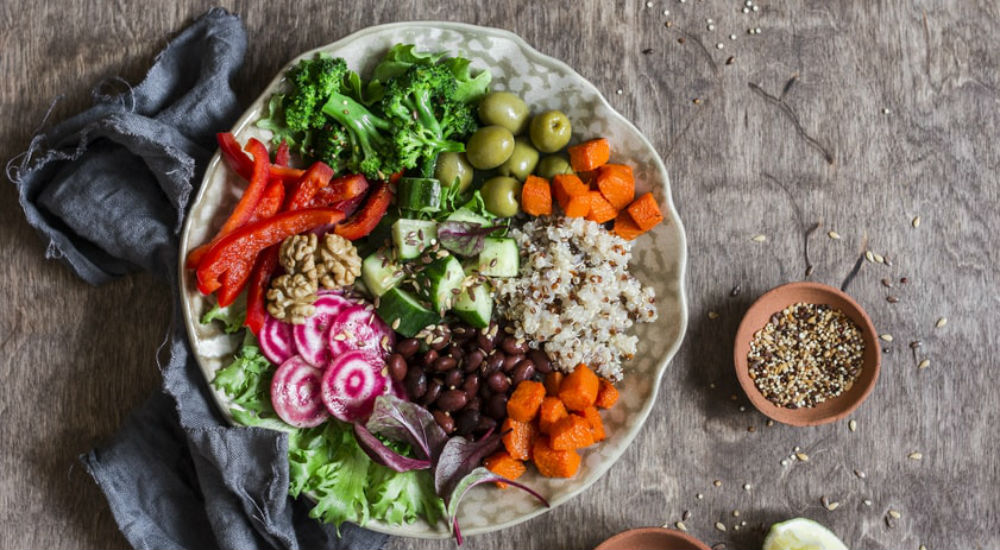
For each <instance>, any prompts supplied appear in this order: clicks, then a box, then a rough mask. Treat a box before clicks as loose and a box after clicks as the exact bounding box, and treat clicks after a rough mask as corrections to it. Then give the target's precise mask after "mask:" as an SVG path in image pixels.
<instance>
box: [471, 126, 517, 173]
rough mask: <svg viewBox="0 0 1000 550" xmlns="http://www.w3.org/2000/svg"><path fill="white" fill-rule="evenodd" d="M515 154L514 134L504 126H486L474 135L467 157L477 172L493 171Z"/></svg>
mask: <svg viewBox="0 0 1000 550" xmlns="http://www.w3.org/2000/svg"><path fill="white" fill-rule="evenodd" d="M513 152H514V134H512V133H510V130H508V129H506V128H504V127H503V126H484V127H482V128H480V129H478V130H476V133H474V134H472V137H470V138H469V142H468V143H467V144H466V152H465V157H466V158H467V159H468V160H469V164H471V165H472V167H473V168H475V169H477V170H492V169H493V168H496V167H497V166H500V165H501V164H503V163H504V162H505V161H506V160H507V159H508V158H510V155H511V153H513Z"/></svg>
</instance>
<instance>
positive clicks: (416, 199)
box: [396, 178, 442, 213]
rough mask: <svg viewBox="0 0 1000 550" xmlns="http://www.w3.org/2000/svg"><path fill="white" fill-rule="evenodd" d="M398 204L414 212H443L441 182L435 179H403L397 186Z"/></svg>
mask: <svg viewBox="0 0 1000 550" xmlns="http://www.w3.org/2000/svg"><path fill="white" fill-rule="evenodd" d="M396 189H397V191H398V192H397V194H396V204H397V205H398V206H399V207H400V208H401V209H403V210H411V211H413V212H428V213H432V212H438V211H439V210H441V199H442V194H441V182H439V181H438V180H437V179H435V178H402V179H400V180H399V183H398V184H397V186H396Z"/></svg>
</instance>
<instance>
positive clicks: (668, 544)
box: [594, 527, 710, 550]
mask: <svg viewBox="0 0 1000 550" xmlns="http://www.w3.org/2000/svg"><path fill="white" fill-rule="evenodd" d="M647 537H656V538H657V539H658V540H657V544H656V547H657V548H663V549H664V550H680V549H682V548H683V549H688V550H710V548H709V547H708V545H707V544H705V543H704V542H701V541H700V540H698V539H696V538H694V537H692V536H691V535H689V534H687V533H685V532H683V531H678V530H676V529H668V528H666V527H640V528H637V529H629V530H628V531H622V532H621V533H618V534H617V535H615V536H613V537H611V538H609V539H608V540H606V541H604V542H602V543H601V544H599V545H597V548H595V549H594V550H614V549H616V548H617V549H621V548H635V547H636V544H635V541H636V540H641V539H645V538H647ZM644 547H648V546H644Z"/></svg>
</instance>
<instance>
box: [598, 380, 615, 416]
mask: <svg viewBox="0 0 1000 550" xmlns="http://www.w3.org/2000/svg"><path fill="white" fill-rule="evenodd" d="M617 402H618V390H617V389H616V388H615V387H614V386H613V385H611V382H609V381H607V380H605V379H604V378H601V380H600V382H598V387H597V400H596V401H595V402H594V404H595V405H597V406H598V407H600V408H602V409H610V408H611V407H613V406H614V404H615V403H617Z"/></svg>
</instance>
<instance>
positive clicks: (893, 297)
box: [885, 296, 899, 304]
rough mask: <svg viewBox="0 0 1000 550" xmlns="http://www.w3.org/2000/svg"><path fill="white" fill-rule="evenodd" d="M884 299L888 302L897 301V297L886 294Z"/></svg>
mask: <svg viewBox="0 0 1000 550" xmlns="http://www.w3.org/2000/svg"><path fill="white" fill-rule="evenodd" d="M885 301H886V302H889V303H890V304H896V303H899V298H897V297H895V296H886V297H885Z"/></svg>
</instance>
